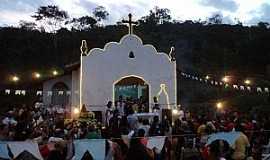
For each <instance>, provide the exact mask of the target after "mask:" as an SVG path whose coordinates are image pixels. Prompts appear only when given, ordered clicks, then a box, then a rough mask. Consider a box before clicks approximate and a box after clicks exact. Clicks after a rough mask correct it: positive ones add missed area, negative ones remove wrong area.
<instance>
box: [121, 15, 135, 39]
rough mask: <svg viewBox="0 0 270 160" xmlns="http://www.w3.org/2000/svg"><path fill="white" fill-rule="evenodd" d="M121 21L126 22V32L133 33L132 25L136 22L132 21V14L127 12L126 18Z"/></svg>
mask: <svg viewBox="0 0 270 160" xmlns="http://www.w3.org/2000/svg"><path fill="white" fill-rule="evenodd" d="M122 23H124V24H128V33H129V34H133V25H137V24H138V22H136V21H132V14H131V13H129V14H128V20H122Z"/></svg>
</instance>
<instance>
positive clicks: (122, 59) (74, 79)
mask: <svg viewBox="0 0 270 160" xmlns="http://www.w3.org/2000/svg"><path fill="white" fill-rule="evenodd" d="M81 58H82V59H81V64H77V65H75V67H73V69H70V71H69V72H68V74H65V75H63V76H59V77H56V78H54V79H50V80H48V81H45V82H44V84H43V93H44V94H43V103H44V104H47V105H48V104H53V105H57V103H58V104H59V105H67V106H70V107H79V106H80V104H84V105H86V107H87V109H88V110H90V111H102V112H103V114H104V111H105V110H106V104H107V102H108V101H112V102H115V101H116V100H118V98H119V96H120V95H121V96H123V97H128V96H133V98H139V97H144V98H146V100H147V102H148V104H149V112H151V111H152V104H154V101H153V97H157V99H158V103H159V104H160V106H161V108H162V109H171V108H173V107H175V106H176V105H177V80H176V61H175V60H174V58H173V57H171V56H170V55H168V54H166V53H160V52H158V51H157V50H156V49H155V47H154V46H152V45H149V44H143V41H142V40H141V39H140V38H139V37H138V36H136V35H134V34H132V32H130V33H129V34H127V35H125V36H123V37H122V38H121V40H120V41H119V42H108V43H107V44H106V45H105V46H104V48H103V49H100V48H93V49H91V50H90V51H89V52H88V51H87V53H86V55H84V56H82V57H81ZM80 67H82V68H80ZM69 68H70V67H69ZM71 68H72V67H71ZM80 73H82V74H80ZM80 84H81V86H80ZM55 86H56V87H55ZM57 86H58V87H59V88H57ZM54 87H55V88H54ZM62 90H63V91H65V92H64V93H63V94H61V95H59V94H56V93H60V92H59V91H62ZM50 91H57V92H55V93H54V92H53V93H51V94H46V93H49V92H50ZM61 93H62V92H61ZM125 94H127V95H125ZM61 96H62V98H61ZM63 97H65V98H63ZM58 101H59V102H58Z"/></svg>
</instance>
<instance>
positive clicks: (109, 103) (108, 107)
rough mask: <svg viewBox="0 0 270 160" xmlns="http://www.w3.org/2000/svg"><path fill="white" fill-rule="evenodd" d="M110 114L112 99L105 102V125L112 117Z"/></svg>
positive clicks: (111, 111)
mask: <svg viewBox="0 0 270 160" xmlns="http://www.w3.org/2000/svg"><path fill="white" fill-rule="evenodd" d="M112 115H113V109H112V101H109V102H108V103H107V108H106V112H105V121H106V126H109V122H110V119H111V118H112Z"/></svg>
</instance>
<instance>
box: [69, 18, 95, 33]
mask: <svg viewBox="0 0 270 160" xmlns="http://www.w3.org/2000/svg"><path fill="white" fill-rule="evenodd" d="M67 23H69V24H72V27H73V28H74V29H77V30H85V29H87V28H94V26H95V25H96V24H97V20H96V19H94V18H93V17H90V16H83V17H80V18H73V19H72V20H71V21H68V22H67Z"/></svg>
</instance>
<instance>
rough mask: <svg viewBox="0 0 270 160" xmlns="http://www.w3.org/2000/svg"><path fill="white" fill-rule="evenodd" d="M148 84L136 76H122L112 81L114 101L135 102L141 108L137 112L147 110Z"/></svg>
mask: <svg viewBox="0 0 270 160" xmlns="http://www.w3.org/2000/svg"><path fill="white" fill-rule="evenodd" d="M149 90H150V89H149V85H148V84H147V82H146V81H145V80H144V79H143V78H141V77H137V76H128V77H122V78H121V79H120V80H118V81H116V82H115V83H114V91H113V93H114V101H115V102H117V101H119V100H121V99H122V100H124V101H126V102H129V103H136V104H138V106H140V107H141V108H138V109H137V111H139V112H148V111H149V104H148V103H149V97H150V96H149V93H150V91H149Z"/></svg>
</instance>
